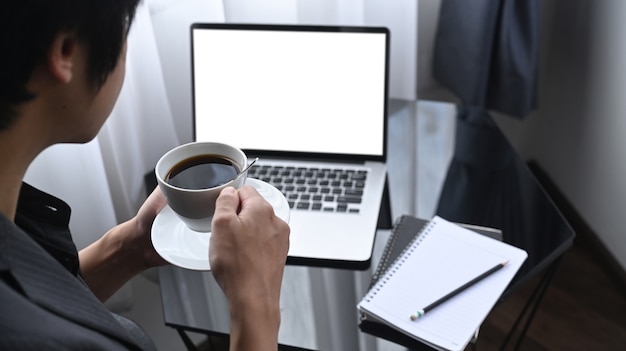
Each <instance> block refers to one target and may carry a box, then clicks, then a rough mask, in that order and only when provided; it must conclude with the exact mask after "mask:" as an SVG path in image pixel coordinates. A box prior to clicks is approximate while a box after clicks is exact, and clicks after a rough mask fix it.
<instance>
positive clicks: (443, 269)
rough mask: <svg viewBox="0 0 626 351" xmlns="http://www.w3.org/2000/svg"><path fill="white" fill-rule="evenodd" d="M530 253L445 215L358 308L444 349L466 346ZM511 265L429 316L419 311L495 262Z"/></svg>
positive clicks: (431, 224) (418, 238)
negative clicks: (413, 318) (415, 313)
mask: <svg viewBox="0 0 626 351" xmlns="http://www.w3.org/2000/svg"><path fill="white" fill-rule="evenodd" d="M526 257H527V253H526V252H525V251H524V250H522V249H519V248H517V247H514V246H511V245H509V244H507V243H504V242H501V241H498V240H494V239H491V238H489V237H486V236H483V235H480V234H478V233H476V232H473V231H471V230H468V229H465V228H463V227H461V226H459V225H457V224H454V223H451V222H448V221H446V220H444V219H443V218H441V217H434V218H433V219H432V220H431V221H430V222H429V223H428V224H427V225H426V226H425V227H424V228H423V229H422V233H421V234H420V235H418V236H416V238H415V240H414V241H413V242H411V243H410V244H409V246H408V247H407V249H406V250H405V251H404V252H403V253H402V254H401V255H400V256H399V257H398V259H397V260H396V261H395V262H394V263H393V265H392V266H391V267H390V269H389V270H388V271H387V272H386V274H385V275H384V276H383V277H382V278H381V279H380V280H379V281H378V283H377V284H376V285H374V286H373V287H372V288H371V289H370V291H369V292H368V293H367V295H366V296H365V297H364V298H363V300H362V301H361V302H360V303H359V305H358V308H359V310H360V311H361V312H362V314H363V316H364V318H366V319H367V318H372V319H374V320H377V321H379V322H382V323H385V324H387V325H389V326H391V327H392V328H395V329H397V330H399V331H401V332H403V333H405V334H407V335H409V336H411V337H413V338H415V339H417V340H420V341H421V342H424V343H426V344H428V345H430V346H432V347H435V348H437V349H442V350H463V349H464V348H465V346H466V345H467V344H468V343H469V341H470V340H471V338H472V336H474V334H475V332H476V330H477V329H478V328H479V327H480V325H481V323H482V322H483V321H484V320H485V318H486V317H487V314H488V313H489V311H491V309H492V308H493V307H494V305H495V303H496V302H497V301H498V299H499V298H500V296H501V295H502V293H503V292H504V289H506V287H507V285H508V284H509V283H510V282H511V280H512V279H513V277H514V276H515V274H516V273H517V271H518V270H519V268H520V267H521V266H522V264H523V263H524V261H525V260H526ZM507 260H508V261H509V263H508V264H507V265H506V266H505V267H504V268H502V269H500V270H499V271H497V272H495V273H493V274H491V275H490V276H488V277H486V278H485V279H483V280H482V281H480V282H478V283H477V284H475V285H473V286H471V287H469V288H468V289H467V290H465V291H463V292H462V293H460V294H459V295H457V296H455V297H454V298H452V299H450V300H448V301H446V302H444V303H443V304H441V305H439V306H438V307H436V308H434V309H433V310H431V311H429V312H428V313H426V315H424V316H423V317H421V318H419V319H417V320H415V321H412V320H411V319H410V316H411V314H413V313H414V312H415V311H417V310H418V309H421V308H423V307H425V306H427V305H429V304H430V303H432V302H434V301H436V300H437V299H439V298H441V297H442V296H444V295H446V294H448V293H449V292H451V291H453V290H455V289H456V288H458V287H459V286H462V285H463V284H465V283H466V282H468V281H470V280H471V279H473V278H474V277H476V276H478V275H480V274H481V273H483V272H485V271H486V270H488V269H490V268H491V267H493V266H494V265H497V264H498V263H501V262H503V261H507Z"/></svg>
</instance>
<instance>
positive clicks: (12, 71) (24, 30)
mask: <svg viewBox="0 0 626 351" xmlns="http://www.w3.org/2000/svg"><path fill="white" fill-rule="evenodd" d="M139 1H140V0H1V1H0V47H1V48H2V51H3V52H2V53H1V54H0V130H2V129H6V128H8V127H9V126H10V125H11V123H12V122H13V121H14V119H15V118H16V114H15V111H14V107H15V106H17V105H18V104H20V103H23V102H26V101H29V100H31V99H33V98H34V97H35V95H34V94H33V93H32V92H30V91H28V90H27V89H26V84H27V82H28V81H29V79H30V77H31V75H32V73H33V71H34V70H35V68H36V67H37V66H38V65H39V64H41V63H42V62H43V60H45V59H46V55H47V52H48V50H49V48H50V45H51V44H52V41H53V40H54V37H55V36H56V35H57V34H58V33H60V32H62V31H73V32H74V33H76V36H77V38H78V40H79V41H80V42H81V43H82V44H84V45H86V47H87V50H88V64H87V74H88V78H89V79H90V80H91V82H92V83H93V86H94V88H95V89H96V90H97V89H99V88H101V87H102V85H103V84H104V82H105V81H106V79H107V77H108V76H109V74H110V73H111V72H112V71H113V70H114V69H115V66H116V65H117V62H118V59H119V56H120V54H121V52H122V48H123V46H124V42H125V40H126V35H127V34H128V30H129V29H130V25H131V23H132V20H133V18H134V15H135V10H136V8H137V5H138V3H139Z"/></svg>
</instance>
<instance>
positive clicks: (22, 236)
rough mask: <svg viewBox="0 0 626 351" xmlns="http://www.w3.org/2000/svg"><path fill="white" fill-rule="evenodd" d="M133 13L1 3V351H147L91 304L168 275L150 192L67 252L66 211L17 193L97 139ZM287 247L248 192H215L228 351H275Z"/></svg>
mask: <svg viewBox="0 0 626 351" xmlns="http://www.w3.org/2000/svg"><path fill="white" fill-rule="evenodd" d="M138 1H139V0H89V1H86V0H4V1H2V2H1V3H0V7H2V9H0V45H1V46H2V48H3V53H2V55H1V57H2V58H1V61H0V164H1V165H2V167H0V301H1V303H0V349H3V350H4V349H7V350H31V349H32V350H55V349H63V350H68V349H81V350H82V349H87V350H127V349H154V345H152V344H151V342H150V341H149V340H148V339H147V338H146V337H145V334H144V333H143V332H142V331H141V329H140V328H138V327H137V326H136V325H135V324H134V323H132V322H130V321H128V320H124V319H123V318H120V317H116V316H113V315H112V314H111V313H109V312H108V311H107V310H106V309H105V307H104V306H103V305H102V303H101V302H102V301H105V300H106V299H107V298H109V297H110V296H111V295H112V294H113V293H114V292H115V291H116V290H117V289H118V288H119V287H121V286H122V285H123V284H124V283H125V282H127V281H128V280H129V279H130V278H132V277H133V276H135V275H136V274H137V273H139V272H141V271H143V270H144V269H146V268H149V267H154V266H158V265H161V264H165V262H164V261H163V260H162V259H161V258H160V257H159V256H158V255H157V254H156V252H155V251H154V248H153V247H152V245H151V242H150V236H149V234H150V228H151V225H152V222H153V221H154V218H155V217H156V215H157V214H158V212H159V211H160V209H161V208H162V207H163V206H164V205H165V199H164V197H163V195H162V194H161V193H160V191H159V190H158V189H156V190H155V191H154V192H153V193H152V194H151V195H150V196H149V198H148V199H147V200H146V202H145V203H144V204H143V206H142V207H141V209H140V210H139V211H138V213H137V215H136V216H135V217H134V218H132V219H131V220H129V221H127V222H125V223H122V224H120V225H118V226H116V227H114V228H112V229H111V230H110V231H109V232H107V233H105V234H104V235H103V236H102V238H101V239H99V240H98V241H96V242H95V243H93V244H92V245H91V246H89V247H87V248H85V249H84V250H82V251H81V252H80V253H77V252H76V248H75V246H74V244H73V242H72V240H71V236H70V234H69V231H68V229H67V224H68V223H69V212H70V210H69V207H68V206H67V205H66V204H65V203H64V202H63V201H61V200H59V199H56V198H54V197H53V196H50V195H48V194H44V193H42V192H40V191H38V190H37V189H34V188H32V187H30V186H29V185H27V184H23V183H22V179H23V176H24V174H25V172H26V170H27V168H28V166H29V164H30V163H31V162H32V161H33V160H34V159H35V157H36V156H37V155H38V154H39V153H40V152H41V151H43V150H44V149H46V148H47V147H48V146H50V145H53V144H56V143H85V142H87V141H89V140H91V139H93V138H94V137H95V136H96V134H97V133H98V131H99V130H100V128H101V126H102V124H103V123H104V121H105V120H106V118H107V117H108V115H109V113H110V112H111V109H112V108H113V105H114V104H115V101H116V99H117V96H118V94H119V91H120V88H121V85H122V82H123V79H124V69H125V56H126V36H127V33H128V31H129V29H130V25H131V23H132V19H133V15H134V12H135V9H136V7H137V3H138ZM77 191H80V189H77ZM94 201H97V200H94ZM288 246H289V227H288V226H287V224H286V223H285V222H283V221H282V220H280V219H278V218H277V217H275V216H274V213H273V210H272V207H271V205H269V204H268V203H267V202H266V201H265V200H264V199H263V198H262V197H260V196H259V194H258V193H257V192H256V191H255V190H254V189H253V188H250V187H244V188H242V189H240V190H235V189H233V188H228V189H226V190H224V191H223V192H222V194H221V195H220V197H219V198H218V200H217V210H216V213H215V216H214V220H213V234H212V238H211V245H210V252H208V253H207V254H208V255H209V260H210V263H211V267H212V269H213V274H214V275H215V278H216V280H217V281H218V283H219V284H220V286H221V287H222V289H223V290H224V293H225V295H226V297H227V299H228V303H229V307H230V311H231V320H232V322H231V342H230V345H231V349H233V350H275V349H276V345H277V336H278V327H279V324H280V311H279V305H278V304H279V295H280V284H281V281H282V275H283V269H284V263H285V259H286V255H287V251H288Z"/></svg>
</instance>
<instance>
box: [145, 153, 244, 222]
mask: <svg viewBox="0 0 626 351" xmlns="http://www.w3.org/2000/svg"><path fill="white" fill-rule="evenodd" d="M205 155H206V156H217V157H221V158H224V159H227V160H228V161H230V162H232V165H233V166H234V168H235V173H239V172H240V171H241V170H242V169H244V168H246V166H247V165H248V158H247V157H246V154H245V153H244V152H243V151H241V150H240V149H238V148H236V147H234V146H231V145H227V144H222V143H212V142H192V143H188V144H184V145H181V146H178V147H176V148H174V149H172V150H170V151H168V152H167V153H165V154H164V155H163V156H161V158H160V159H159V161H158V162H157V164H156V168H155V173H156V179H157V183H158V184H159V187H160V188H161V191H162V192H163V194H164V195H165V198H166V199H167V204H168V205H169V206H170V207H171V208H172V210H173V211H174V213H176V215H177V216H178V217H179V218H180V219H181V221H183V222H184V223H185V224H186V225H187V227H189V229H191V230H194V231H197V232H210V231H211V221H212V220H213V214H214V212H215V201H216V200H217V197H218V196H219V194H220V192H221V191H222V190H223V189H224V188H226V187H229V186H232V187H234V188H236V189H239V188H241V187H242V186H243V185H244V184H245V181H246V177H247V172H244V173H242V174H240V175H238V176H237V177H235V178H234V179H231V180H229V181H227V182H226V183H223V184H220V185H216V186H211V187H206V188H204V187H199V188H196V187H195V186H191V187H190V188H187V187H182V186H180V185H179V186H176V185H173V184H170V182H172V180H173V179H171V180H168V177H170V172H171V171H172V170H173V169H174V168H177V169H178V170H180V169H179V168H183V169H184V168H185V167H184V166H182V167H181V165H182V164H184V163H185V161H186V160H187V161H188V160H190V159H194V158H198V157H203V156H205Z"/></svg>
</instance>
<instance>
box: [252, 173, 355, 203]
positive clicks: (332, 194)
mask: <svg viewBox="0 0 626 351" xmlns="http://www.w3.org/2000/svg"><path fill="white" fill-rule="evenodd" d="M248 176H249V177H251V178H256V179H259V180H262V181H264V182H266V183H269V184H272V185H273V186H275V187H276V188H277V189H278V190H280V191H281V192H282V193H283V194H284V195H285V197H286V198H287V201H288V202H289V207H290V208H291V209H295V210H303V211H306V210H309V211H327V212H345V213H359V211H360V205H361V202H362V197H363V188H364V187H365V180H366V179H367V170H362V169H359V170H357V169H339V168H315V167H311V168H307V167H289V166H278V165H254V166H252V168H250V170H249V171H248Z"/></svg>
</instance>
